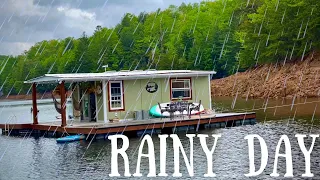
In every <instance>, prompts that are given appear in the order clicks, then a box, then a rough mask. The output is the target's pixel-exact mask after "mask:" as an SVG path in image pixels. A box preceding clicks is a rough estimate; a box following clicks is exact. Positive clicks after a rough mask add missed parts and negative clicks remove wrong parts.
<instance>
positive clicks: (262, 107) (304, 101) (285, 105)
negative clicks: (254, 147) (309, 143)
mask: <svg viewBox="0 0 320 180" xmlns="http://www.w3.org/2000/svg"><path fill="white" fill-rule="evenodd" d="M233 102H234V99H232V98H230V97H214V98H213V107H214V108H216V109H217V110H218V111H237V112H252V111H253V112H256V113H257V120H258V121H260V122H264V121H270V120H281V119H291V120H296V119H303V120H307V121H310V122H311V120H312V117H313V116H314V118H313V120H314V123H315V124H319V119H320V98H301V99H298V98H297V99H295V100H293V99H277V100H275V99H269V100H268V99H248V100H246V99H242V98H238V99H236V103H235V106H234V109H231V107H232V103H233ZM293 102H294V103H293ZM313 114H314V115H313Z"/></svg>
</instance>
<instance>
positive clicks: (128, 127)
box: [0, 113, 256, 135]
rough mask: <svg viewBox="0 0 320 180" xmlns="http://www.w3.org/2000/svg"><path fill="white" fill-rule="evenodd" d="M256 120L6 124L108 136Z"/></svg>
mask: <svg viewBox="0 0 320 180" xmlns="http://www.w3.org/2000/svg"><path fill="white" fill-rule="evenodd" d="M254 118H256V114H255V113H250V114H245V113H244V114H235V115H232V114H227V115H226V116H220V117H213V116H204V117H200V118H192V119H184V120H182V119H181V120H165V121H163V120H156V121H152V122H151V121H149V122H148V121H147V120H146V121H141V122H127V123H115V124H112V123H108V124H102V125H101V124H100V125H99V124H97V125H91V126H83V127H81V126H62V127H61V126H59V125H57V124H53V125H50V124H9V125H8V124H7V125H6V126H7V127H6V128H8V127H9V129H17V130H20V129H21V130H22V129H34V130H41V131H49V132H61V133H64V132H67V133H68V134H86V135H88V134H108V133H119V132H127V131H139V130H146V129H162V128H165V127H180V126H195V125H198V124H212V123H218V122H228V121H235V120H245V119H254ZM0 128H1V129H5V124H0Z"/></svg>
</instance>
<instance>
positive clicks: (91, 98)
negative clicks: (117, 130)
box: [89, 93, 97, 121]
mask: <svg viewBox="0 0 320 180" xmlns="http://www.w3.org/2000/svg"><path fill="white" fill-rule="evenodd" d="M89 104H90V105H89V109H90V110H89V113H90V114H89V117H90V121H97V118H96V114H97V110H96V95H95V93H90V95H89Z"/></svg>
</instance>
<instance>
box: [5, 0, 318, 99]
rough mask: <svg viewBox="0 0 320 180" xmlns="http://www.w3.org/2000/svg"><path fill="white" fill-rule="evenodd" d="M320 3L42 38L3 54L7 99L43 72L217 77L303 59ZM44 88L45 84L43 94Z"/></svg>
mask: <svg viewBox="0 0 320 180" xmlns="http://www.w3.org/2000/svg"><path fill="white" fill-rule="evenodd" d="M319 4H320V3H319V0H216V1H214V2H212V1H210V2H208V1H205V2H201V3H200V4H188V5H187V4H182V5H181V6H179V7H175V6H170V7H169V8H168V9H165V10H160V9H159V10H158V11H156V12H151V13H141V14H139V15H138V16H135V15H133V14H125V15H124V17H123V18H122V21H121V22H120V23H119V24H118V25H116V26H115V27H114V28H110V29H109V28H105V27H101V26H97V27H96V30H95V32H94V34H93V35H92V36H87V35H86V34H85V32H84V33H83V34H82V35H81V37H80V38H78V39H77V38H74V37H68V38H66V39H57V40H44V41H42V42H38V43H36V44H35V45H34V46H33V47H32V48H30V49H29V50H28V51H25V52H24V53H23V54H21V55H19V56H17V57H2V56H1V57H0V88H1V89H2V90H3V92H4V94H5V95H7V94H25V93H27V92H28V90H29V88H30V85H23V81H24V80H26V79H30V78H33V77H36V76H41V75H43V74H45V73H76V72H78V73H80V72H103V71H104V69H103V68H102V67H101V66H103V65H106V64H108V65H109V68H108V69H109V70H124V69H129V70H134V69H149V68H151V69H198V70H215V71H217V72H218V74H217V75H216V78H219V77H224V76H227V75H230V74H233V73H235V72H237V71H243V70H246V69H248V68H250V67H254V66H257V65H260V64H265V63H269V62H280V61H281V62H285V61H290V60H294V59H299V60H300V59H301V60H302V61H303V57H304V55H306V54H309V53H312V52H314V51H315V50H316V49H318V48H319V46H320V11H319V8H320V7H319ZM44 89H45V88H41V87H39V90H40V91H44Z"/></svg>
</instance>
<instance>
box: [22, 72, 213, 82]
mask: <svg viewBox="0 0 320 180" xmlns="http://www.w3.org/2000/svg"><path fill="white" fill-rule="evenodd" d="M212 74H216V72H215V71H193V70H145V71H142V70H134V71H106V72H103V73H70V74H45V75H43V76H39V77H36V78H33V79H30V80H27V81H24V83H54V82H61V81H65V82H85V81H100V80H108V81H109V80H129V79H152V78H168V77H196V76H208V75H212Z"/></svg>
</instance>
